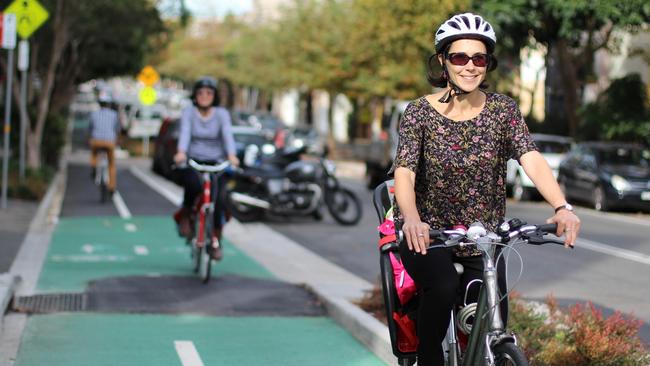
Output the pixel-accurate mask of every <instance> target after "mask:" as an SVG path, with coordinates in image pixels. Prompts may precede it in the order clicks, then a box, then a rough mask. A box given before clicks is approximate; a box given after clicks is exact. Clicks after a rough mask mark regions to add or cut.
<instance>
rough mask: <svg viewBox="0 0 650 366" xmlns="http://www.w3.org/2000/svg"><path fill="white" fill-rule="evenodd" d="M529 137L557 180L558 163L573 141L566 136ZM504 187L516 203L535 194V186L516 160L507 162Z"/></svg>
mask: <svg viewBox="0 0 650 366" xmlns="http://www.w3.org/2000/svg"><path fill="white" fill-rule="evenodd" d="M531 137H532V138H533V141H535V145H537V150H538V151H539V152H540V153H541V154H542V156H543V157H544V159H546V162H547V163H548V165H549V166H550V167H551V170H552V171H553V176H555V178H557V175H558V168H559V166H560V162H562V160H563V159H564V157H565V155H566V153H567V152H569V150H570V149H571V146H572V144H573V139H571V138H570V137H566V136H558V135H547V134H541V133H532V134H531ZM506 186H507V187H508V190H509V191H510V192H512V197H513V198H514V199H515V200H517V201H526V200H529V199H531V198H532V197H533V196H534V195H535V194H536V193H537V190H536V188H535V184H533V181H532V180H530V178H528V175H526V172H524V168H522V167H521V165H519V162H517V161H516V160H512V159H511V160H509V161H508V165H507V168H506Z"/></svg>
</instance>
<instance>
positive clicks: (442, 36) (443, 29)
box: [435, 13, 497, 53]
mask: <svg viewBox="0 0 650 366" xmlns="http://www.w3.org/2000/svg"><path fill="white" fill-rule="evenodd" d="M468 38H470V39H477V40H479V41H483V43H485V47H487V51H488V53H493V52H494V47H495V46H496V43H497V36H496V34H495V33H494V28H492V26H491V25H490V23H488V22H487V21H485V20H484V19H483V18H482V17H481V16H480V15H476V14H472V13H464V14H457V15H454V16H452V17H451V18H449V19H448V20H447V21H445V22H444V23H442V25H441V26H440V28H438V31H437V32H436V40H435V46H436V53H441V52H443V51H444V50H445V47H447V45H449V44H450V43H451V42H453V41H455V40H458V39H468Z"/></svg>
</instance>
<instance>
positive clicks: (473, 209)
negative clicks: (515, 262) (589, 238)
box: [390, 13, 580, 366]
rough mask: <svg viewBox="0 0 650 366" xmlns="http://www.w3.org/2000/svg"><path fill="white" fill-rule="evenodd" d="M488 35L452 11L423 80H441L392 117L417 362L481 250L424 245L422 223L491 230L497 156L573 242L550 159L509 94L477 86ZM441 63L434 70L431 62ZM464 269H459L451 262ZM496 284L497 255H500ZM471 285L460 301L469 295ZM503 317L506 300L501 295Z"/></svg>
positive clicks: (499, 216) (490, 46) (500, 184)
mask: <svg viewBox="0 0 650 366" xmlns="http://www.w3.org/2000/svg"><path fill="white" fill-rule="evenodd" d="M496 40H497V39H496V35H495V33H494V30H493V28H492V26H491V25H490V24H489V23H488V22H487V21H485V20H484V19H483V18H482V17H481V16H479V15H476V14H472V13H465V14H458V15H454V16H452V17H451V18H450V19H448V20H447V21H445V22H444V23H443V24H442V25H441V26H440V28H439V29H438V30H437V32H436V33H435V54H434V55H432V56H431V58H430V59H429V65H428V66H429V74H428V80H429V82H430V83H431V85H432V86H434V87H438V88H442V90H440V91H438V92H436V93H434V94H430V95H425V96H422V97H420V98H419V99H417V100H414V101H412V102H411V103H410V104H409V106H408V107H407V108H406V111H405V113H404V115H403V117H402V120H401V123H400V126H399V146H398V150H397V153H396V157H395V162H394V164H393V167H392V168H391V171H390V173H391V174H393V176H394V178H395V199H396V202H397V207H396V211H395V224H396V227H397V228H399V227H400V226H401V229H402V230H403V232H404V236H405V238H406V240H405V241H402V243H401V244H400V255H401V258H402V261H403V263H404V266H405V268H406V270H407V272H408V273H409V274H410V275H411V276H412V277H413V279H414V280H415V282H416V284H417V285H418V287H419V288H420V294H421V295H420V302H419V309H418V315H417V317H418V318H417V319H418V321H417V327H418V329H417V333H418V336H419V340H420V342H419V345H418V349H417V358H418V361H417V363H418V365H419V366H429V365H443V362H444V361H443V351H442V347H441V342H442V340H443V339H444V337H445V332H446V330H447V326H448V324H449V319H450V313H451V309H452V307H453V306H454V303H455V300H456V298H457V295H458V294H459V291H464V290H465V288H466V286H467V284H468V283H469V282H470V281H472V280H473V279H481V277H482V270H483V262H482V259H481V252H480V251H479V250H477V249H474V248H471V247H470V248H462V249H458V248H455V249H448V250H447V249H435V250H429V251H427V250H426V247H427V246H428V245H429V244H430V243H429V235H428V232H429V229H430V228H431V229H440V228H450V227H453V226H455V225H463V226H465V227H469V226H470V224H472V223H473V222H481V223H483V224H484V225H485V227H486V228H487V229H488V230H490V231H496V229H497V226H498V225H499V224H500V223H501V222H502V221H503V219H504V216H505V210H506V186H505V175H506V162H507V161H508V159H510V158H513V159H517V160H518V161H519V162H520V164H521V165H522V167H523V168H524V170H525V172H526V174H528V176H529V177H530V178H531V179H532V181H533V182H534V183H535V186H536V187H537V189H538V190H539V192H540V193H541V194H542V196H543V197H544V198H545V199H546V201H547V202H548V203H549V204H550V206H551V208H552V210H551V214H552V215H551V217H550V218H549V219H548V223H557V225H558V229H557V234H558V236H560V235H565V246H567V247H570V246H573V245H574V244H575V241H576V237H577V235H578V232H579V230H580V220H579V219H578V217H577V216H576V215H575V214H574V213H573V208H572V206H571V205H569V204H568V202H567V201H566V199H565V197H564V195H563V194H562V191H561V190H560V187H559V186H558V184H557V182H556V180H555V178H554V177H553V174H552V172H551V169H550V168H549V166H548V164H547V163H546V161H545V160H544V158H543V157H542V155H541V154H540V153H539V152H537V151H536V147H535V144H534V142H533V140H532V139H531V137H530V135H529V132H528V128H527V126H526V123H525V122H524V120H523V118H522V115H521V112H520V110H519V107H518V106H517V104H516V102H515V101H514V100H513V99H511V98H509V97H507V96H505V95H501V94H497V93H492V92H487V91H485V88H486V87H487V86H486V85H485V77H486V73H487V72H488V71H492V70H494V69H495V68H496V66H497V60H496V58H495V57H494V55H493V53H494V48H495V46H496ZM436 62H437V63H438V64H439V65H440V66H441V68H442V72H441V73H440V74H435V75H434V71H433V67H432V63H433V64H435V63H436ZM454 262H459V263H461V264H462V265H463V266H464V268H465V270H464V273H463V274H462V275H459V274H458V273H457V272H456V269H455V268H454V265H453V263H454ZM498 267H499V268H498V272H499V275H500V278H499V288H500V289H501V291H502V292H505V291H506V289H507V287H506V283H505V274H506V271H505V263H504V261H503V260H501V261H499V264H498ZM477 296H478V286H471V288H470V293H469V294H468V299H470V300H469V302H476V301H477ZM501 313H502V317H503V319H504V321H505V320H506V319H507V304H506V303H505V301H504V302H503V303H502V304H501Z"/></svg>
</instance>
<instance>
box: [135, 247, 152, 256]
mask: <svg viewBox="0 0 650 366" xmlns="http://www.w3.org/2000/svg"><path fill="white" fill-rule="evenodd" d="M133 251H134V252H135V254H137V255H149V249H147V247H145V246H144V245H136V246H134V247H133Z"/></svg>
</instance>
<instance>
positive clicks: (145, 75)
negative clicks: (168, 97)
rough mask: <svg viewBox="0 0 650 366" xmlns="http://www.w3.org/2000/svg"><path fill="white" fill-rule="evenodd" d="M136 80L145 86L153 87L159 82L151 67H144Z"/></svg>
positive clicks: (156, 73) (158, 76)
mask: <svg viewBox="0 0 650 366" xmlns="http://www.w3.org/2000/svg"><path fill="white" fill-rule="evenodd" d="M138 80H139V81H140V82H142V84H144V85H146V86H153V85H154V84H155V83H157V82H158V80H160V75H158V72H157V71H156V70H155V69H154V68H153V67H151V66H145V67H144V68H143V69H142V71H140V73H139V74H138Z"/></svg>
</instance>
